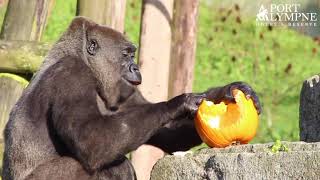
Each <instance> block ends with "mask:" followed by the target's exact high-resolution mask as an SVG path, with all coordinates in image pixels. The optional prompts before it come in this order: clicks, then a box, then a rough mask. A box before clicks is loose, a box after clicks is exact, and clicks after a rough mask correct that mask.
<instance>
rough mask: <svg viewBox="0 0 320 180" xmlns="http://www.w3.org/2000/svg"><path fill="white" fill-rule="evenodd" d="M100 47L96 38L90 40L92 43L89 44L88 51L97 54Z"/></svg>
mask: <svg viewBox="0 0 320 180" xmlns="http://www.w3.org/2000/svg"><path fill="white" fill-rule="evenodd" d="M97 49H98V42H97V41H96V40H94V39H92V40H90V43H89V44H88V47H87V51H88V53H89V54H90V55H95V54H96V51H97Z"/></svg>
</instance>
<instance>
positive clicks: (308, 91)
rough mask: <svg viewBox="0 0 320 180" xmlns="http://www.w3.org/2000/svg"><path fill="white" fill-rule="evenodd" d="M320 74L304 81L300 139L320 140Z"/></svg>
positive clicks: (301, 97)
mask: <svg viewBox="0 0 320 180" xmlns="http://www.w3.org/2000/svg"><path fill="white" fill-rule="evenodd" d="M319 130H320V76H319V75H315V76H312V77H311V78H309V79H307V80H306V81H304V82H303V85H302V89H301V93H300V140H301V141H305V142H319V141H320V131H319Z"/></svg>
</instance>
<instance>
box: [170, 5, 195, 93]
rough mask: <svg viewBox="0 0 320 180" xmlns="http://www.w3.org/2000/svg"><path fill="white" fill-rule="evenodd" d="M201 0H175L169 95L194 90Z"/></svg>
mask: <svg viewBox="0 0 320 180" xmlns="http://www.w3.org/2000/svg"><path fill="white" fill-rule="evenodd" d="M198 5H199V0H189V1H175V3H174V14H173V24H172V44H171V56H170V58H171V61H170V73H169V89H168V96H169V98H172V97H174V96H177V95H179V94H182V93H185V92H192V82H193V74H194V72H193V70H194V64H195V53H196V41H197V38H196V31H197V17H198Z"/></svg>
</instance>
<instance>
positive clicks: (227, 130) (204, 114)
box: [195, 89, 258, 147]
mask: <svg viewBox="0 0 320 180" xmlns="http://www.w3.org/2000/svg"><path fill="white" fill-rule="evenodd" d="M233 95H234V97H235V101H236V103H229V104H226V103H225V102H221V103H219V104H214V103H213V102H211V101H206V100H204V101H203V102H202V103H201V105H200V106H199V109H198V112H197V116H196V118H195V126H196V129H197V132H198V134H199V136H200V137H201V139H202V141H203V142H205V143H206V144H207V145H208V146H210V147H226V146H229V145H231V144H233V143H241V144H247V143H248V142H249V141H250V140H251V139H252V138H253V137H254V136H255V135H256V131H257V128H258V113H257V110H256V108H255V106H254V103H253V101H252V99H247V98H246V96H245V94H244V93H243V92H242V91H240V90H237V89H236V90H233Z"/></svg>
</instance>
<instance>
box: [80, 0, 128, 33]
mask: <svg viewBox="0 0 320 180" xmlns="http://www.w3.org/2000/svg"><path fill="white" fill-rule="evenodd" d="M125 12H126V0H91V1H88V0H78V4H77V15H80V16H86V17H88V18H90V19H92V20H93V21H95V22H97V23H99V24H104V25H108V26H109V27H111V28H113V29H116V30H118V31H120V32H123V31H124V18H125Z"/></svg>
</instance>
